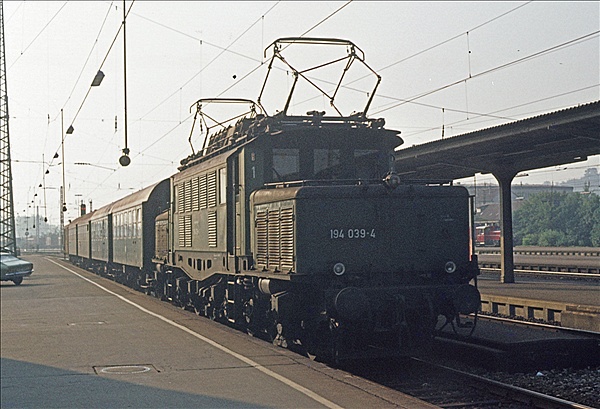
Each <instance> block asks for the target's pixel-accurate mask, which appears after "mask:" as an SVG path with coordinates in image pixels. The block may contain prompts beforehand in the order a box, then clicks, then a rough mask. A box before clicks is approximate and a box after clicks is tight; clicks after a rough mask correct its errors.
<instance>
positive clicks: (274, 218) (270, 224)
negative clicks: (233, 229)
mask: <svg viewBox="0 0 600 409" xmlns="http://www.w3.org/2000/svg"><path fill="white" fill-rule="evenodd" d="M255 227H256V262H257V264H259V265H262V266H265V267H267V268H269V269H272V270H279V271H285V272H287V271H290V270H292V269H293V268H294V209H293V208H291V207H289V208H283V209H271V210H266V209H265V210H261V211H258V212H257V213H256V219H255Z"/></svg>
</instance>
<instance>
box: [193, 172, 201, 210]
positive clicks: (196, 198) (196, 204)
mask: <svg viewBox="0 0 600 409" xmlns="http://www.w3.org/2000/svg"><path fill="white" fill-rule="evenodd" d="M198 210H200V182H199V179H198V178H194V179H192V211H194V212H197V211H198Z"/></svg>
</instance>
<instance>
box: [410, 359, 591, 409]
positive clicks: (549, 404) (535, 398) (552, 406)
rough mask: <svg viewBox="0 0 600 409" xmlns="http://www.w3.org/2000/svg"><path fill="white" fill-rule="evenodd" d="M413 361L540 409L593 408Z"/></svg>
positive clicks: (477, 376)
mask: <svg viewBox="0 0 600 409" xmlns="http://www.w3.org/2000/svg"><path fill="white" fill-rule="evenodd" d="M411 359H412V360H413V361H415V362H419V363H420V364H423V365H428V366H431V367H434V368H435V369H437V370H442V371H446V372H448V373H450V374H452V375H456V376H460V377H461V378H464V379H466V380H468V381H470V382H473V383H474V384H477V385H480V386H481V387H483V388H485V389H486V390H487V391H489V392H491V393H494V394H498V395H500V396H503V397H506V398H509V399H513V400H516V401H519V402H522V403H526V404H532V405H534V406H535V407H536V408H542V409H565V408H568V409H594V408H593V407H591V406H587V405H583V404H581V403H577V402H571V401H568V400H565V399H561V398H557V397H555V396H550V395H545V394H543V393H540V392H536V391H532V390H529V389H525V388H521V387H518V386H514V385H509V384H506V383H502V382H499V381H495V380H493V379H488V378H484V377H482V376H479V375H474V374H471V373H468V372H464V371H461V370H458V369H454V368H450V367H448V366H444V365H440V364H436V363H433V362H429V361H426V360H423V359H421V358H416V357H411Z"/></svg>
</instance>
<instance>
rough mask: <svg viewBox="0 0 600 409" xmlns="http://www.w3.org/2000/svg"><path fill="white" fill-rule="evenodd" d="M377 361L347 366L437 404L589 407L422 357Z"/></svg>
mask: <svg viewBox="0 0 600 409" xmlns="http://www.w3.org/2000/svg"><path fill="white" fill-rule="evenodd" d="M354 365H357V364H354ZM381 365H382V363H381V362H378V364H377V365H371V364H368V363H367V364H365V365H362V366H360V367H359V368H354V367H352V368H348V369H347V370H348V371H349V372H351V373H353V374H354V375H357V376H361V377H363V378H365V379H368V380H370V381H372V382H376V383H378V384H380V385H383V386H385V387H388V388H391V389H394V390H396V391H399V392H402V393H406V394H408V395H411V396H414V397H416V398H418V399H421V400H424V401H426V402H429V403H431V404H434V405H436V406H439V407H441V408H453V409H455V408H477V409H491V408H510V409H524V408H528V409H531V408H546V409H556V408H579V409H583V408H588V409H593V407H591V406H587V405H584V404H581V403H577V402H571V401H568V400H565V399H561V398H557V397H554V396H550V395H546V394H544V393H540V392H536V391H533V390H528V389H526V388H521V387H517V386H514V385H510V384H507V383H503V382H499V381H496V380H493V379H489V378H487V377H485V376H481V375H475V374H473V373H470V372H468V371H465V370H459V369H455V368H451V367H449V366H446V365H442V364H438V363H434V362H430V361H429V360H426V359H423V358H422V357H405V358H397V359H393V360H390V361H389V362H387V363H385V364H383V365H385V367H382V366H381Z"/></svg>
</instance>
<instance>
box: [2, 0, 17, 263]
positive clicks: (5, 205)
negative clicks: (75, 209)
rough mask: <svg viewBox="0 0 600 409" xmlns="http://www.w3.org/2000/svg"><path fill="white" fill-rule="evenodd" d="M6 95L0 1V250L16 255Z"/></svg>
mask: <svg viewBox="0 0 600 409" xmlns="http://www.w3.org/2000/svg"><path fill="white" fill-rule="evenodd" d="M8 118H9V117H8V95H7V90H6V58H5V52H4V1H3V0H0V250H2V251H8V252H10V253H12V254H16V253H17V239H16V232H15V210H14V202H13V190H12V173H11V163H10V140H9V136H8Z"/></svg>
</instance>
